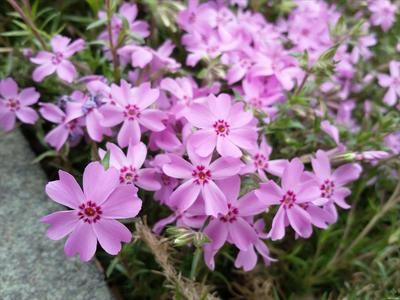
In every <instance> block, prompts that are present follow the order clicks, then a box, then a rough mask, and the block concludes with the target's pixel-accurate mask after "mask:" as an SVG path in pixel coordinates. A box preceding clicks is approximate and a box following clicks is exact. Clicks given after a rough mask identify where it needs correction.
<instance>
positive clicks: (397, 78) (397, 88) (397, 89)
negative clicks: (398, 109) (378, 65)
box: [378, 60, 400, 106]
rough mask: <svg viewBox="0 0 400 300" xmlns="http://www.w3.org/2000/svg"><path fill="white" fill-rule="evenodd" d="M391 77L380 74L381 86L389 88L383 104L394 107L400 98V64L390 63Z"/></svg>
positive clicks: (396, 62)
mask: <svg viewBox="0 0 400 300" xmlns="http://www.w3.org/2000/svg"><path fill="white" fill-rule="evenodd" d="M389 70H390V75H387V74H379V75H378V80H379V85H380V86H382V87H385V88H386V87H387V88H389V89H388V90H387V92H386V94H385V96H384V97H383V102H385V103H386V104H387V105H390V106H393V105H395V104H396V102H397V97H399V96H400V62H398V61H394V60H392V61H391V62H390V63H389Z"/></svg>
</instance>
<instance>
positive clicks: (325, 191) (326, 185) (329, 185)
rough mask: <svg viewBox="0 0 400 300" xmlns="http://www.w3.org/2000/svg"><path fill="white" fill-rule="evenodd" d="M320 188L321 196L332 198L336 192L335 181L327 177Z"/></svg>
mask: <svg viewBox="0 0 400 300" xmlns="http://www.w3.org/2000/svg"><path fill="white" fill-rule="evenodd" d="M319 189H320V190H321V197H323V198H330V197H331V196H332V195H333V193H334V192H335V183H334V182H333V181H332V180H329V179H326V180H325V181H324V182H323V183H322V184H321V186H320V187H319Z"/></svg>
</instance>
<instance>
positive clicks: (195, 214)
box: [153, 195, 207, 234]
mask: <svg viewBox="0 0 400 300" xmlns="http://www.w3.org/2000/svg"><path fill="white" fill-rule="evenodd" d="M171 209H172V210H174V209H173V208H171ZM206 219H207V216H206V215H205V214H204V200H203V199H202V198H201V195H200V196H199V197H198V198H197V200H196V201H195V202H194V203H193V205H192V206H191V207H190V208H189V209H187V210H185V211H184V212H181V211H179V210H175V211H174V212H173V213H172V214H171V215H169V216H167V217H165V218H163V219H160V220H159V221H158V222H157V223H156V224H154V226H153V231H154V232H155V233H157V234H160V233H161V232H162V231H163V230H164V228H165V226H167V225H169V224H172V223H176V226H177V227H186V228H195V229H198V228H201V227H202V226H203V224H204V222H205V221H206Z"/></svg>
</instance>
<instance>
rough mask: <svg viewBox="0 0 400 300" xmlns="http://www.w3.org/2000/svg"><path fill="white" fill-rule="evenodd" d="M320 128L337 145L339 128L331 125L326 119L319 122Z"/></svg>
mask: <svg viewBox="0 0 400 300" xmlns="http://www.w3.org/2000/svg"><path fill="white" fill-rule="evenodd" d="M321 130H322V131H323V132H325V133H326V134H327V135H329V136H330V137H331V138H332V139H333V140H334V141H335V143H336V145H339V143H340V137H339V129H338V128H337V127H336V126H334V125H332V124H331V123H330V122H329V121H328V120H324V121H322V122H321Z"/></svg>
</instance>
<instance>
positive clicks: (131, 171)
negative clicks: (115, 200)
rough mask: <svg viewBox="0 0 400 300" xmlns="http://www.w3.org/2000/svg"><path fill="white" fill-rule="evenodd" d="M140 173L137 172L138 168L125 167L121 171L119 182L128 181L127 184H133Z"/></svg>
mask: <svg viewBox="0 0 400 300" xmlns="http://www.w3.org/2000/svg"><path fill="white" fill-rule="evenodd" d="M138 177H139V176H138V174H137V172H136V168H134V167H132V166H130V167H123V168H121V170H120V171H119V182H120V183H126V184H133V183H134V182H136V181H137V180H138Z"/></svg>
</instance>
